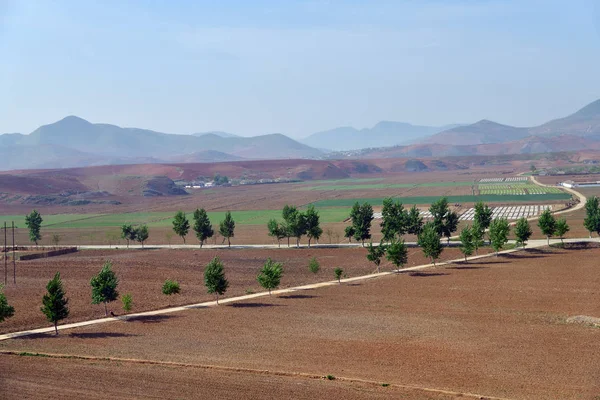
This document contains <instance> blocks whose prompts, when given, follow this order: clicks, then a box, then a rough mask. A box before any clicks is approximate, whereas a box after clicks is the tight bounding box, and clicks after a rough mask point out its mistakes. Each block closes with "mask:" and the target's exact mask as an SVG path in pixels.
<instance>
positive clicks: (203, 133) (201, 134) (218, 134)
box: [192, 131, 241, 138]
mask: <svg viewBox="0 0 600 400" xmlns="http://www.w3.org/2000/svg"><path fill="white" fill-rule="evenodd" d="M192 135H193V136H204V135H217V136H220V137H222V138H232V137H241V136H240V135H236V134H234V133H229V132H222V131H210V132H198V133H192Z"/></svg>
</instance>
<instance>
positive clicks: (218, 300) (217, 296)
mask: <svg viewBox="0 0 600 400" xmlns="http://www.w3.org/2000/svg"><path fill="white" fill-rule="evenodd" d="M216 293H217V305H219V292H216Z"/></svg>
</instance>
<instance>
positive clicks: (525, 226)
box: [515, 217, 533, 247]
mask: <svg viewBox="0 0 600 400" xmlns="http://www.w3.org/2000/svg"><path fill="white" fill-rule="evenodd" d="M532 234H533V232H532V230H531V226H530V225H529V221H527V218H525V217H521V218H519V220H518V221H517V223H516V224H515V237H516V239H517V246H522V247H525V246H526V245H527V241H528V240H529V238H530V237H531V235H532Z"/></svg>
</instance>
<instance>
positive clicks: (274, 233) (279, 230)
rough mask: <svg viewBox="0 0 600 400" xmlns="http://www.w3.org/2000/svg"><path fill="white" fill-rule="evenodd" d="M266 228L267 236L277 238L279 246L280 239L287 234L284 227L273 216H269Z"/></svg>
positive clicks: (279, 245)
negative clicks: (267, 230)
mask: <svg viewBox="0 0 600 400" xmlns="http://www.w3.org/2000/svg"><path fill="white" fill-rule="evenodd" d="M267 228H268V229H269V236H271V237H274V238H275V239H277V246H278V247H281V239H283V238H285V237H286V235H287V232H286V229H285V227H284V226H283V225H282V224H279V223H278V222H277V220H275V219H274V218H271V219H270V220H269V222H268V223H267Z"/></svg>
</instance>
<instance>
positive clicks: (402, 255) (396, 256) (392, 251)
mask: <svg viewBox="0 0 600 400" xmlns="http://www.w3.org/2000/svg"><path fill="white" fill-rule="evenodd" d="M386 258H387V259H388V261H389V262H391V263H392V264H394V265H395V266H396V269H397V270H398V271H400V268H402V267H403V266H404V265H405V264H406V263H407V262H408V248H407V247H406V244H405V243H404V239H402V238H400V239H395V240H392V242H391V243H390V244H389V245H388V246H387V253H386Z"/></svg>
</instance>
